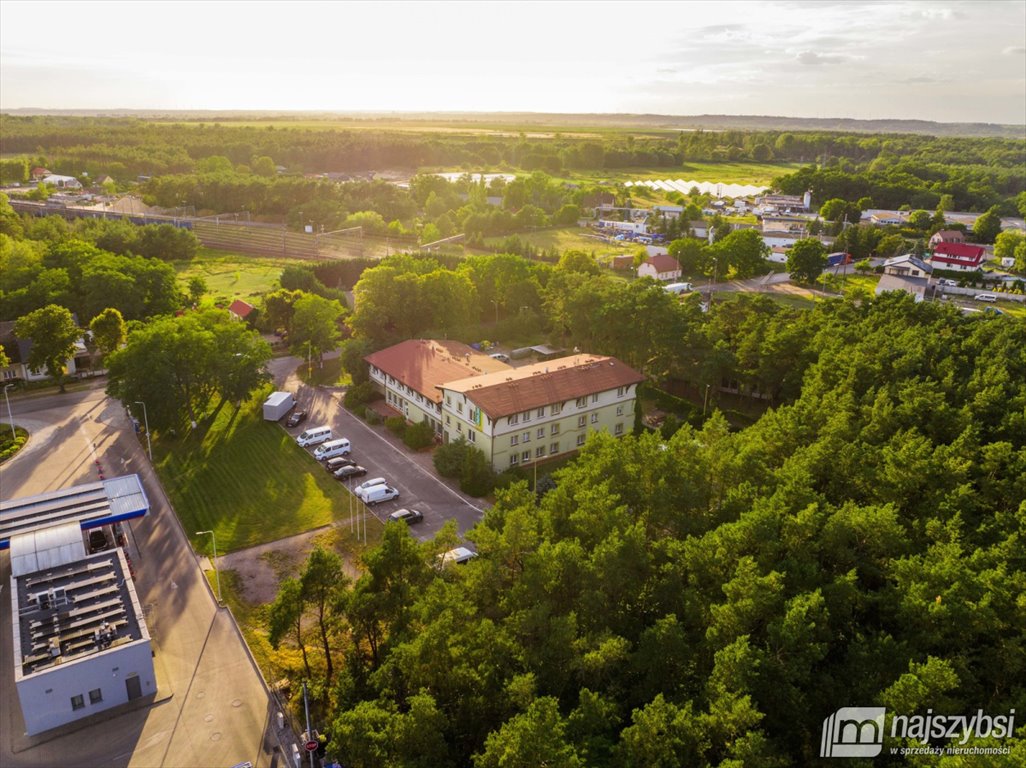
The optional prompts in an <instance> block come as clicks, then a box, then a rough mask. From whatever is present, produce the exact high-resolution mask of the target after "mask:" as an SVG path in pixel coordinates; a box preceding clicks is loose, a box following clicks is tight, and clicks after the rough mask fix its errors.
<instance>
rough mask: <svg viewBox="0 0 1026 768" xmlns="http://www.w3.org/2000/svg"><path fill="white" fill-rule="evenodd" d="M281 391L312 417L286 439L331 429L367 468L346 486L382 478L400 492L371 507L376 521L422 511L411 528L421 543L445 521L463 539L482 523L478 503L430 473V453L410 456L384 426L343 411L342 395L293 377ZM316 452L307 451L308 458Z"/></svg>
mask: <svg viewBox="0 0 1026 768" xmlns="http://www.w3.org/2000/svg"><path fill="white" fill-rule="evenodd" d="M283 387H284V388H285V389H286V390H289V391H293V392H296V393H297V400H298V402H299V405H298V407H299V408H300V409H302V410H306V411H308V412H309V414H310V415H309V417H308V418H307V420H306V421H304V422H303V423H302V424H301V425H299V426H298V427H293V428H292V429H289V430H288V432H289V434H292V435H298V434H299V433H300V432H302V431H303V430H304V429H309V428H310V427H317V426H321V425H328V426H330V427H331V429H332V435H333V437H335V438H340V437H345V438H348V439H349V441H350V442H351V443H352V444H353V452H352V454H351V456H350V458H351V459H353V460H354V461H355V462H356V463H357V464H359V465H360V466H362V467H366V468H367V475H366V477H363V478H356V479H354V480H352V481H350V483H351V485H353V486H354V487H355V486H356V485H359V483H361V482H363V480H367V479H370V478H372V477H384V478H385V479H386V480H387V481H388V483H389V485H391V486H393V487H394V488H395V489H396V490H398V491H399V498H398V499H396V500H395V501H387V502H382V503H381V504H377V505H375V506H373V507H371V508H370V509H371V511H372V513H373V514H374V515H375V516H376V517H378V518H379V519H381V520H384V519H385V518H386V517H387V516H388V514H389V513H390V512H394V511H395V510H397V509H401V508H402V507H411V508H413V509H417V510H420V511H421V512H422V513H423V514H424V521H423V522H422V523H418V524H417V525H414V526H411V528H410V530H411V532H412V533H413V534H414V535H415V536H416V537H417V538H418V539H420V540H422V541H423V540H425V539H429V538H431V537H432V536H434V535H435V534H436V533H438V531H439V530H440V529H441V527H442V526H443V525H444V524H445V522H446V521H447V520H455V521H456V525H457V527H458V528H459V531H460V534H463V533H465V532H466V531H467V530H468V529H469V528H471V527H473V526H474V525H475V524H476V523H477V522H478V521H479V520H480V519H481V517H482V515H483V514H484V506H483V504H482V502H481V500H480V499H475V498H473V497H470V496H465V495H464V494H462V493H460V491H459V488H458V487H457V486H455V485H450V484H449V483H448V482H446V481H444V480H443V479H442V478H440V477H439V476H438V475H437V474H436V473H435V471H434V466H433V464H432V462H431V454H430V452H423V453H419V452H418V453H414V452H411V451H410V450H409V449H408V448H406V446H405V445H403V442H402V441H401V440H399V439H398V438H396V437H395V436H394V435H393V434H392V433H391V432H389V431H388V430H386V429H385V428H384V427H383V426H378V427H371V426H369V425H368V424H367V423H366V422H364V421H363V420H362V419H359V418H357V417H356V416H354V415H353V414H351V413H349V412H348V411H346V410H345V409H344V408H343V407H342V393H341V392H339V391H333V390H329V389H325V388H321V387H306V386H303V385H301V384H300V382H299V380H298V379H296V378H295V377H294V376H289V377H288V378H287V380H286V381H285V382H284V384H283ZM314 447H315V446H311V447H310V448H308V449H307V450H308V451H309V452H310V453H311V454H312V453H313V450H314ZM310 461H311V470H312V471H316V470H317V467H316V466H314V459H313V457H312V456H311V458H310ZM321 471H325V470H321ZM340 485H341V484H340ZM340 492H341V489H340Z"/></svg>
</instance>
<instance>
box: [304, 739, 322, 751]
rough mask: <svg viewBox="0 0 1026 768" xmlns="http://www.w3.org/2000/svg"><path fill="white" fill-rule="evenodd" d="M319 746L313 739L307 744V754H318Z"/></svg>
mask: <svg viewBox="0 0 1026 768" xmlns="http://www.w3.org/2000/svg"><path fill="white" fill-rule="evenodd" d="M319 746H320V744H318V743H317V742H316V741H314V740H313V739H310V741H308V742H306V751H307V752H316V751H317V747H319Z"/></svg>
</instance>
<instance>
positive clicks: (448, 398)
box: [445, 395, 452, 405]
mask: <svg viewBox="0 0 1026 768" xmlns="http://www.w3.org/2000/svg"><path fill="white" fill-rule="evenodd" d="M445 404H446V405H452V397H450V396H449V395H446V396H445Z"/></svg>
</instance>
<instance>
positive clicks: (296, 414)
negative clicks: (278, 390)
mask: <svg viewBox="0 0 1026 768" xmlns="http://www.w3.org/2000/svg"><path fill="white" fill-rule="evenodd" d="M304 421H306V411H293V412H292V414H291V415H290V416H289V420H288V421H287V422H285V423H286V425H287V426H290V427H298V426H299V425H300V424H302V423H303V422H304Z"/></svg>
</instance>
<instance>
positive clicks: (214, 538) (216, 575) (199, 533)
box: [196, 531, 224, 605]
mask: <svg viewBox="0 0 1026 768" xmlns="http://www.w3.org/2000/svg"><path fill="white" fill-rule="evenodd" d="M208 533H209V534H210V540H211V542H213V545H214V559H213V560H211V561H210V562H211V564H213V566H214V579H215V580H216V581H217V604H218V605H221V603H223V602H224V601H223V600H222V599H221V573H220V571H218V570H217V536H216V535H215V534H214V532H213V531H196V535H197V536H204V535H206V534H208Z"/></svg>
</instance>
